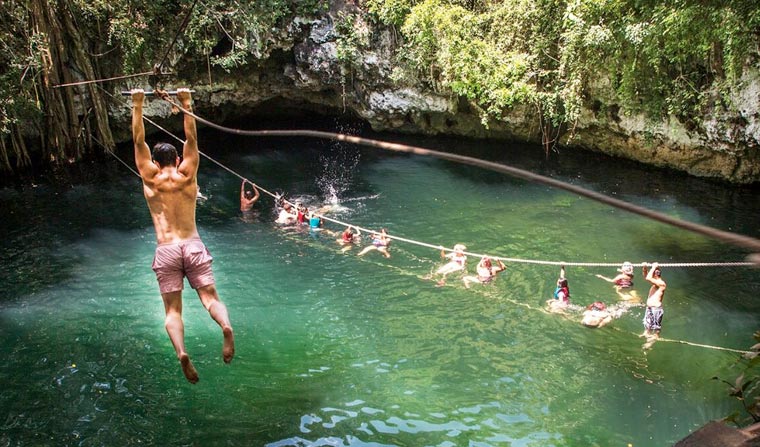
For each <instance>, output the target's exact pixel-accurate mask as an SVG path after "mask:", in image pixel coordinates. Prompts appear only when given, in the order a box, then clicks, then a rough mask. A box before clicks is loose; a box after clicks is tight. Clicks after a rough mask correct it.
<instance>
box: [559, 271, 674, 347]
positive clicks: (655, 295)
mask: <svg viewBox="0 0 760 447" xmlns="http://www.w3.org/2000/svg"><path fill="white" fill-rule="evenodd" d="M642 274H643V276H644V279H645V280H646V281H647V282H648V283H649V284H650V288H649V293H648V294H647V301H646V310H645V312H644V320H643V323H644V333H643V334H641V335H642V337H645V338H646V343H644V349H648V348H650V347H651V346H652V345H653V344H654V342H656V341H657V339H658V338H659V336H660V331H661V329H662V317H663V314H664V311H663V308H662V300H663V297H664V295H665V288H666V287H667V284H666V283H665V281H664V280H663V279H662V270H661V269H660V266H659V264H658V263H656V262H655V263H652V264H651V265H650V264H647V263H644V264H643V267H642ZM596 277H597V278H600V279H603V280H605V281H607V282H610V283H612V284H613V287H614V289H615V292H617V294H618V296H620V298H621V299H622V300H623V301H622V303H620V304H617V305H613V306H608V305H606V304H605V303H604V302H602V301H595V302H594V303H591V304H590V305H588V306H587V307H586V308H585V309H584V310H583V313H582V319H581V324H583V325H584V326H587V327H597V328H598V327H602V326H605V325H606V324H608V323H609V322H610V321H612V320H613V319H615V318H618V317H620V316H621V315H622V314H623V313H624V312H625V311H627V310H628V308H630V307H631V306H634V305H638V303H639V301H640V298H639V297H638V295H637V294H636V291H634V290H630V289H631V288H632V287H633V277H634V274H633V264H631V263H630V262H627V261H626V262H624V263H623V265H622V266H621V267H620V268H619V269H618V275H616V276H615V277H613V278H608V277H606V276H603V275H596ZM546 304H547V308H548V309H549V311H551V312H564V311H565V309H568V308H570V287H569V285H568V281H567V278H566V276H565V267H564V266H562V267H561V268H560V273H559V278H558V279H557V287H556V289H555V291H554V296H553V298H552V299H550V300H548V301H547V302H546Z"/></svg>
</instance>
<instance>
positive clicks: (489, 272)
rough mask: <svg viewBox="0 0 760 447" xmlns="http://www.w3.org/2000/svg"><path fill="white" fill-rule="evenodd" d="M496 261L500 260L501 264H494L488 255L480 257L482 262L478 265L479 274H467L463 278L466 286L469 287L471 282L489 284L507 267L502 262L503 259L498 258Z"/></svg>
mask: <svg viewBox="0 0 760 447" xmlns="http://www.w3.org/2000/svg"><path fill="white" fill-rule="evenodd" d="M496 262H498V263H499V265H493V262H492V261H491V258H489V257H488V256H483V258H481V259H480V262H478V266H477V267H476V270H477V272H478V276H465V277H464V278H462V281H464V287H465V288H467V289H469V288H470V283H473V282H479V283H481V284H488V283H490V282H491V281H493V280H494V278H496V274H498V273H499V272H503V271H504V270H506V269H507V266H506V265H504V263H503V262H501V259H497V260H496Z"/></svg>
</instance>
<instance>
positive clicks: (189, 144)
mask: <svg viewBox="0 0 760 447" xmlns="http://www.w3.org/2000/svg"><path fill="white" fill-rule="evenodd" d="M177 99H178V100H179V103H180V105H181V106H182V108H183V109H185V110H187V111H188V112H192V111H193V105H192V98H191V97H190V89H187V88H178V89H177ZM183 115H184V116H185V118H184V119H185V121H184V123H185V146H184V147H183V148H182V163H181V164H180V165H179V170H180V172H182V173H184V174H186V175H195V174H197V173H198V164H199V163H200V154H199V153H198V133H197V131H196V129H195V118H194V117H192V116H190V115H189V114H187V113H184V114H183Z"/></svg>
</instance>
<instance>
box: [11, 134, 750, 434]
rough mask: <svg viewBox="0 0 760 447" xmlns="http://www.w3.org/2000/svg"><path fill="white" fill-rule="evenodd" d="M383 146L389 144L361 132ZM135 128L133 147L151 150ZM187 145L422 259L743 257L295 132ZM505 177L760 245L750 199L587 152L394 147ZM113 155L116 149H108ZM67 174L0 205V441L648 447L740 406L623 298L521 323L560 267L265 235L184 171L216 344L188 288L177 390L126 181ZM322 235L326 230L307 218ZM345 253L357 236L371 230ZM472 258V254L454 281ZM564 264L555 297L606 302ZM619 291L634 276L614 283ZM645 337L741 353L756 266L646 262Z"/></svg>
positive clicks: (589, 278)
mask: <svg viewBox="0 0 760 447" xmlns="http://www.w3.org/2000/svg"><path fill="white" fill-rule="evenodd" d="M381 137H384V138H392V139H398V138H400V137H398V136H392V135H383V136H381ZM156 138H157V137H156V136H152V137H149V140H150V141H155V140H156ZM200 138H201V149H202V150H204V151H205V152H206V153H208V154H210V155H212V156H213V157H215V158H216V159H218V160H219V161H220V162H222V163H224V164H225V165H226V166H229V167H231V168H232V169H234V170H235V171H237V172H239V173H240V174H241V175H243V176H245V177H247V178H250V179H252V180H253V181H255V182H257V183H259V184H260V185H262V186H263V187H265V188H267V189H269V190H271V191H282V192H286V193H288V195H289V197H291V198H298V199H300V200H303V201H305V202H308V203H310V204H312V205H314V206H317V205H321V204H324V203H332V204H333V205H334V206H335V211H333V213H332V214H331V216H334V217H335V218H336V219H339V220H342V221H348V222H352V223H355V224H357V225H360V226H362V227H367V228H381V227H385V228H387V229H388V231H389V232H390V233H391V234H394V235H398V236H402V237H405V238H409V239H414V240H419V241H423V242H426V243H430V244H434V245H443V246H447V247H451V246H453V245H454V244H455V243H464V244H465V245H467V247H468V250H469V251H472V252H477V253H489V254H492V255H500V256H506V257H514V258H524V259H537V260H549V261H567V262H572V261H578V262H622V261H625V260H627V261H631V262H642V261H659V262H663V263H664V262H669V263H674V262H728V261H741V260H744V258H745V256H746V255H747V254H748V253H746V252H744V251H742V250H740V249H737V248H735V247H732V246H728V245H725V244H723V243H720V242H716V241H713V240H710V239H707V238H705V237H702V236H698V235H694V234H692V233H689V232H686V231H683V230H679V229H675V228H671V227H668V226H665V225H662V224H658V223H654V222H650V221H648V220H646V219H644V218H642V217H638V216H635V215H631V214H628V213H625V212H622V211H618V210H615V209H612V208H609V207H607V206H604V205H601V204H598V203H596V202H593V201H590V200H588V199H584V198H581V197H578V196H575V195H573V194H570V193H567V192H563V191H558V190H554V189H551V188H548V187H545V186H541V185H535V184H531V183H527V182H525V181H522V180H516V179H512V178H509V177H507V176H504V175H501V174H496V173H492V172H487V171H483V170H480V169H478V168H474V167H469V166H461V165H457V164H454V163H451V162H446V161H440V160H435V159H429V158H423V157H417V156H404V155H394V154H387V153H379V152H377V151H376V150H373V149H363V148H358V147H353V146H349V145H342V144H337V143H332V142H324V141H315V140H305V139H269V140H266V139H253V138H231V137H226V136H224V135H219V134H215V133H212V132H211V131H209V130H207V129H203V128H201V129H200ZM405 141H408V142H411V143H412V144H416V145H419V146H423V147H428V148H431V149H439V150H449V151H457V152H460V153H463V154H467V155H472V156H476V157H482V158H488V159H490V160H494V161H499V162H504V163H509V164H513V165H516V166H518V167H522V168H526V169H530V170H532V171H534V172H538V173H541V174H544V175H548V176H552V177H554V178H557V179H561V180H565V181H569V182H571V183H574V184H578V185H581V186H584V187H587V188H590V189H592V190H596V191H600V192H603V193H605V194H609V195H612V196H614V197H617V198H619V199H622V200H626V201H629V202H631V203H635V204H639V205H643V206H646V207H649V208H651V209H654V210H658V211H661V212H665V213H667V214H670V215H673V216H677V217H680V218H683V219H686V220H689V221H692V222H697V223H701V224H706V225H710V226H714V227H716V228H720V229H723V230H731V231H737V232H740V233H743V234H746V235H749V236H753V237H760V228H758V225H757V222H758V220H757V216H758V210H759V209H760V194H758V193H759V192H760V191H758V190H757V188H756V187H735V186H730V185H725V184H721V183H716V182H710V181H705V180H699V179H694V178H689V177H687V176H684V175H681V174H677V173H672V172H666V171H659V170H655V169H653V168H644V167H641V166H639V165H637V164H634V163H628V162H621V161H619V160H613V159H609V158H606V157H602V156H599V155H594V154H581V155H578V154H575V155H573V154H571V153H570V151H561V152H559V153H554V154H551V156H550V158H549V159H548V160H547V159H546V158H545V156H544V154H543V151H542V150H541V149H540V148H535V147H531V146H520V145H516V144H509V143H491V142H480V141H466V140H452V139H444V138H437V139H436V138H410V137H406V138H405ZM120 153H122V154H123V156H124V157H127V159H128V157H129V154H130V153H129V148H123V150H122V151H121V152H120ZM99 169H100V171H99V172H98V173H97V174H96V175H93V176H91V177H90V178H89V180H87V181H83V182H77V183H76V184H73V185H69V186H65V187H52V186H47V185H39V186H36V187H27V188H23V189H4V190H0V209H1V210H2V215H3V219H2V222H0V229H1V231H2V234H3V235H4V237H3V239H2V241H0V256H2V260H3V268H2V270H1V271H0V284H1V285H2V289H3V290H4V293H3V295H2V297H1V298H0V351H1V352H2V358H3V359H4V361H3V363H2V365H1V366H0V382H2V384H3V386H2V390H1V391H0V408H2V412H1V413H0V444H2V445H81V446H95V445H98V446H99V445H196V446H216V445H225V446H227V445H240V446H248V445H262V446H263V445H267V446H328V445H329V446H443V447H446V446H510V447H523V446H525V447H527V446H628V445H631V446H636V447H638V446H666V445H671V444H672V443H674V442H676V441H677V440H679V439H681V438H683V437H684V436H686V435H687V434H688V433H690V432H691V431H693V430H695V429H696V428H698V427H700V426H701V425H703V424H704V423H706V422H707V421H710V420H713V419H719V418H722V417H724V416H727V415H728V414H730V413H732V412H734V411H736V410H739V409H740V407H739V404H738V402H737V401H735V400H732V399H731V398H730V397H729V396H728V391H727V388H726V386H725V385H724V384H721V383H720V382H718V381H714V380H711V378H712V377H713V376H719V377H721V378H725V379H727V380H729V381H733V380H734V379H735V378H736V376H738V375H739V373H740V371H739V369H738V368H737V358H738V357H739V355H738V354H736V353H732V352H728V351H723V350H717V349H710V348H703V347H696V346H690V345H685V344H679V343H674V342H667V341H661V342H658V343H656V344H655V345H654V346H653V348H652V349H651V350H649V351H644V350H642V343H643V340H642V339H641V338H639V337H638V334H640V333H641V331H642V323H641V320H642V317H643V312H644V310H643V308H641V307H634V308H632V309H630V310H629V312H627V313H625V314H624V315H622V316H621V317H620V318H619V319H616V320H615V321H613V322H612V323H611V324H610V325H609V326H608V327H605V328H601V329H596V330H595V329H588V328H585V327H583V326H581V325H580V323H579V321H580V317H579V316H578V315H574V314H571V315H570V316H568V317H565V318H563V317H561V316H557V315H552V314H548V313H546V312H544V311H543V310H542V308H543V303H544V301H545V300H546V299H547V298H549V297H550V296H551V294H552V292H553V290H554V283H555V280H556V277H557V274H558V269H557V268H556V267H554V266H541V265H530V264H520V263H511V264H509V266H508V268H507V271H506V272H504V273H502V274H501V275H500V276H499V277H498V279H497V280H496V281H495V282H494V283H493V284H490V285H488V286H481V285H479V284H478V285H476V286H474V287H473V288H472V289H469V290H467V289H465V288H464V286H463V285H462V283H461V281H459V280H457V278H456V277H452V278H450V279H449V281H448V283H447V285H446V286H445V287H436V285H435V282H434V281H430V280H426V279H424V278H425V277H426V275H429V274H430V273H431V272H432V271H433V270H434V269H436V268H437V267H438V266H440V265H441V264H442V262H441V259H440V255H439V253H438V252H437V251H436V250H431V249H428V248H424V247H419V246H415V245H410V244H405V243H403V242H394V243H393V244H392V246H391V254H392V257H391V258H390V259H386V258H384V257H382V256H380V255H379V254H378V253H376V252H375V253H369V254H367V255H366V256H364V257H361V258H360V257H358V256H356V253H357V251H358V250H356V249H354V250H352V251H351V252H348V253H342V252H341V251H340V247H339V246H338V245H337V244H336V243H335V241H334V239H335V238H334V237H333V236H330V235H327V234H326V233H324V232H323V233H321V234H320V233H317V234H314V233H309V232H308V231H296V230H293V229H288V228H281V227H278V226H277V225H275V224H274V223H273V220H274V217H275V209H274V205H273V201H272V199H271V198H270V197H269V196H267V195H262V198H261V200H260V201H259V203H258V204H257V205H256V208H257V215H256V216H254V218H253V219H242V218H241V216H240V212H239V211H238V206H239V204H238V197H239V188H240V182H239V180H238V179H237V178H235V177H234V176H232V175H230V174H229V173H228V172H226V171H224V170H223V169H221V168H219V167H218V166H215V165H213V164H211V163H209V162H208V161H207V160H205V159H204V160H202V164H201V168H200V181H199V183H200V186H201V191H202V192H203V194H205V195H206V196H207V197H208V200H206V201H204V202H202V203H200V204H199V206H198V223H199V229H200V232H201V236H202V237H203V238H204V241H205V242H206V244H207V245H208V247H209V249H210V250H211V252H212V254H213V255H214V257H215V261H214V269H215V274H216V278H217V285H218V288H219V291H220V295H221V298H222V300H223V301H224V302H225V303H226V304H227V306H228V308H229V311H230V315H231V318H232V322H233V325H234V327H235V334H236V341H237V355H236V358H235V360H234V361H233V363H232V364H231V365H225V364H223V362H222V360H221V335H220V331H219V329H218V327H217V326H216V325H215V324H214V323H213V321H212V320H211V319H210V318H209V317H208V315H207V314H206V312H205V310H204V309H203V308H202V307H201V305H200V304H199V302H198V300H197V297H196V296H195V294H194V292H192V290H190V289H186V293H185V313H184V316H185V324H186V327H185V330H186V341H187V348H188V351H189V352H190V354H191V356H192V357H193V360H194V362H195V366H196V368H197V369H198V372H199V374H200V378H201V379H200V382H199V383H198V384H197V385H194V386H193V385H190V384H188V383H187V382H186V381H185V379H184V377H183V376H182V373H181V371H180V369H179V366H178V363H177V361H176V359H175V356H174V351H173V349H172V346H171V344H170V342H169V339H168V337H167V336H166V333H165V331H164V327H163V319H164V315H163V306H162V303H161V299H160V296H159V294H158V288H157V285H156V281H155V277H154V274H153V272H152V270H151V269H150V264H151V260H152V257H153V250H154V248H155V241H154V234H153V228H152V224H151V221H150V216H149V214H148V211H147V207H146V205H145V201H144V199H143V197H142V193H141V187H140V183H139V179H137V178H136V177H135V176H134V174H132V173H130V172H129V171H128V170H127V169H126V168H125V167H124V166H122V165H120V164H119V163H117V162H116V161H114V160H108V161H106V162H105V163H103V164H102V165H101V166H99ZM326 227H327V228H328V229H331V230H335V231H339V230H341V229H342V228H340V227H337V226H335V225H332V224H330V223H329V222H327V223H326ZM367 243H369V242H368V241H367ZM475 264H476V261H474V260H472V259H470V261H469V263H468V266H469V271H470V273H473V272H474V267H475ZM595 274H604V275H607V276H610V275H614V274H615V271H614V269H613V268H568V278H569V280H570V287H571V291H572V298H573V301H574V302H575V303H577V304H579V305H586V304H589V303H591V302H593V301H596V300H603V301H606V302H609V303H612V302H614V301H615V298H616V295H615V293H614V291H613V289H612V287H611V286H610V284H608V283H606V282H604V281H602V280H600V279H597V278H596V277H595V276H594V275H595ZM636 274H637V276H636V278H635V280H634V282H635V289H636V290H637V291H638V292H639V294H646V290H647V289H648V287H646V286H645V282H644V280H643V278H642V277H641V272H640V271H639V269H637V270H636ZM663 277H664V278H665V280H666V281H667V282H668V291H667V294H666V298H665V318H664V328H663V337H666V338H668V339H671V340H683V341H689V342H692V343H698V344H704V345H710V346H717V347H726V348H733V349H740V350H741V349H747V348H748V347H749V346H751V345H753V344H754V341H753V339H752V334H753V332H754V331H756V330H757V329H758V315H760V301H759V300H758V299H757V296H758V292H760V275H759V274H758V271H757V270H755V269H750V268H746V267H722V268H673V269H664V270H663Z"/></svg>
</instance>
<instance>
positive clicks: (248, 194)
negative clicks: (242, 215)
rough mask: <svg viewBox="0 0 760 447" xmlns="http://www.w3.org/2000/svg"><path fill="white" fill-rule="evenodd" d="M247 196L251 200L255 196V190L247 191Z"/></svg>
mask: <svg viewBox="0 0 760 447" xmlns="http://www.w3.org/2000/svg"><path fill="white" fill-rule="evenodd" d="M245 198H246V199H248V200H250V199H252V198H253V191H246V192H245Z"/></svg>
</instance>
